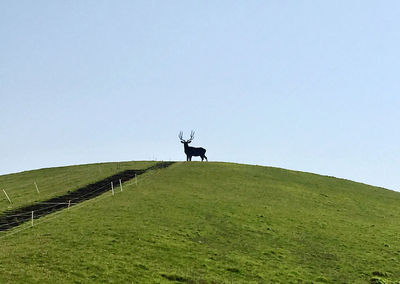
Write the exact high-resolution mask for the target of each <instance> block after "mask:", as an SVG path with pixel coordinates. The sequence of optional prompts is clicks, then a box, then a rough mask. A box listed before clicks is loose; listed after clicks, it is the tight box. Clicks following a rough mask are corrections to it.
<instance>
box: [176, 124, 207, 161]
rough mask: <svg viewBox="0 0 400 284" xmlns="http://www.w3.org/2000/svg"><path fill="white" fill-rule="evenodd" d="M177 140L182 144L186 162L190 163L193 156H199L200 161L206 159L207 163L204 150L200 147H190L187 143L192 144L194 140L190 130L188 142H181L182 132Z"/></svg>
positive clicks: (192, 132)
mask: <svg viewBox="0 0 400 284" xmlns="http://www.w3.org/2000/svg"><path fill="white" fill-rule="evenodd" d="M178 137H179V139H180V140H181V143H183V146H184V147H185V154H186V161H191V160H192V157H193V156H195V157H196V156H200V157H201V161H203V160H204V159H206V161H208V159H207V157H206V149H204V148H201V147H198V148H197V147H190V146H189V143H190V142H192V140H193V138H194V131H193V130H192V131H191V132H190V138H189V140H183V132H182V131H181V132H179V135H178Z"/></svg>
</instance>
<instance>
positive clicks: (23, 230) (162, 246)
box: [0, 162, 400, 283]
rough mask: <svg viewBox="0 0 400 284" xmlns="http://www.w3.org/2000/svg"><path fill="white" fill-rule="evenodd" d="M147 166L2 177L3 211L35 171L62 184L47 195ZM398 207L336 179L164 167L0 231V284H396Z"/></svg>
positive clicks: (379, 193) (380, 192) (391, 198)
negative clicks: (31, 223)
mask: <svg viewBox="0 0 400 284" xmlns="http://www.w3.org/2000/svg"><path fill="white" fill-rule="evenodd" d="M149 165H152V163H151V162H147V163H146V162H142V163H138V162H131V163H120V164H119V165H118V164H117V163H115V164H97V165H83V166H77V167H65V168H57V169H45V170H39V171H32V172H25V173H20V174H13V175H7V176H1V177H0V186H1V187H4V188H7V189H9V188H10V190H9V191H10V195H11V193H12V194H13V196H17V195H18V191H21V194H20V195H18V196H20V197H19V200H20V201H19V204H18V205H17V204H15V205H13V206H23V205H24V204H27V203H29V202H31V201H32V200H33V199H37V198H38V196H37V193H36V195H35V192H36V191H35V188H34V185H33V181H32V179H35V178H36V177H39V176H40V179H39V178H37V181H38V182H37V183H38V185H39V184H41V185H43V184H46V188H47V189H46V190H47V191H48V192H49V193H48V194H49V195H50V196H51V195H54V194H56V193H52V190H53V187H52V186H51V184H52V183H54V184H56V183H57V178H55V176H63V177H65V178H64V179H63V180H64V182H66V181H67V180H69V182H70V183H68V186H63V184H59V186H58V187H57V190H58V189H59V188H61V187H62V188H63V189H62V190H73V188H78V187H79V186H81V185H84V184H88V183H90V182H93V181H95V180H97V179H101V178H103V177H104V176H107V175H112V174H114V173H116V172H118V171H122V170H124V169H128V168H133V169H138V168H145V167H147V166H149ZM99 167H102V168H103V169H104V170H103V171H104V172H102V173H100V172H99V170H98V169H99ZM117 167H119V168H117ZM106 169H107V170H106ZM67 172H68V173H69V174H68V175H65V174H63V173H67ZM95 173H97V174H95ZM67 176H68V177H69V178H67ZM44 180H46V182H42V181H44ZM39 181H40V182H39ZM11 188H12V190H11ZM55 188H56V187H54V190H55ZM60 190H61V189H60ZM22 191H24V192H25V191H26V192H30V194H33V195H32V196H30V197H26V196H25V194H26V193H24V194H22ZM43 192H45V190H43ZM24 196H25V197H24ZM43 198H44V197H43ZM399 204H400V194H399V193H396V192H393V191H389V190H385V189H382V188H377V187H372V186H368V185H364V184H360V183H356V182H352V181H347V180H343V179H336V178H332V177H325V176H319V175H315V174H309V173H303V172H295V171H288V170H284V169H277V168H270V167H259V166H249V165H239V164H228V163H200V162H191V163H186V162H184V163H175V164H173V165H172V166H170V167H168V168H166V169H162V170H154V171H149V172H147V173H145V174H143V175H141V176H140V178H139V182H138V185H137V186H136V185H135V184H134V183H128V184H126V185H124V191H123V192H118V194H116V195H115V196H111V194H109V193H105V194H103V195H102V196H100V197H97V198H96V199H95V200H91V201H87V202H85V203H81V204H79V205H76V206H75V207H71V209H70V210H69V211H67V210H63V211H60V212H59V213H56V214H52V215H49V216H46V217H44V218H42V219H39V220H38V221H37V224H35V225H34V226H33V227H32V228H30V227H29V224H24V225H22V226H20V227H18V228H15V229H13V230H12V231H9V232H6V233H4V232H3V233H1V234H0V283H4V282H25V283H26V282H30V283H31V282H33V283H35V282H36V283H39V282H40V283H46V282H47V283H55V282H57V283H71V282H75V283H90V282H92V283H99V282H110V283H131V282H133V283H400V238H399V235H400V221H399V220H400V210H399ZM8 206H9V205H8V204H7V200H2V201H0V210H1V211H2V212H4V210H6V209H7V207H8ZM396 281H397V282H396Z"/></svg>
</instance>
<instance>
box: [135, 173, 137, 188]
mask: <svg viewBox="0 0 400 284" xmlns="http://www.w3.org/2000/svg"><path fill="white" fill-rule="evenodd" d="M135 185H136V186H137V175H136V174H135Z"/></svg>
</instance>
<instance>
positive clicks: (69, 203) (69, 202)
mask: <svg viewBox="0 0 400 284" xmlns="http://www.w3.org/2000/svg"><path fill="white" fill-rule="evenodd" d="M70 206H71V200H69V201H68V210H69V207H70Z"/></svg>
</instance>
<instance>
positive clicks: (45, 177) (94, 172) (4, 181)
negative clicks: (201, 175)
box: [0, 162, 155, 214]
mask: <svg viewBox="0 0 400 284" xmlns="http://www.w3.org/2000/svg"><path fill="white" fill-rule="evenodd" d="M154 164H155V162H120V163H103V164H89V165H79V166H68V167H59V168H49V169H41V170H34V171H26V172H22V173H17V174H9V175H3V176H0V190H1V191H0V196H1V197H0V214H1V213H2V212H4V211H6V210H9V209H15V208H19V207H23V206H26V205H29V204H32V203H34V202H38V201H43V200H47V199H50V198H51V197H55V196H59V195H63V194H65V193H67V192H68V191H70V190H74V189H78V188H80V187H82V186H85V185H88V184H91V183H94V182H96V181H98V180H101V179H104V178H106V177H109V176H112V175H114V174H116V173H118V172H122V171H124V170H127V169H132V168H133V169H145V168H148V167H150V166H152V165H154ZM34 182H36V185H37V186H38V189H39V194H38V192H37V190H36V187H35V184H34ZM2 189H5V191H6V193H7V194H8V195H9V197H10V199H11V202H12V203H11V204H10V202H9V201H8V200H7V199H6V197H5V195H4V193H3V191H2Z"/></svg>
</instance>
